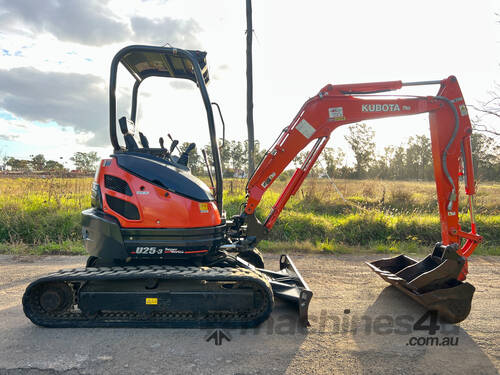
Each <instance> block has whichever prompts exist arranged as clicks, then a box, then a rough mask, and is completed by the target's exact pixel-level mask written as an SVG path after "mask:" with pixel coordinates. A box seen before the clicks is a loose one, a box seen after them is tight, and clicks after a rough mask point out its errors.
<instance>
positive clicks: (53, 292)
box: [38, 283, 73, 313]
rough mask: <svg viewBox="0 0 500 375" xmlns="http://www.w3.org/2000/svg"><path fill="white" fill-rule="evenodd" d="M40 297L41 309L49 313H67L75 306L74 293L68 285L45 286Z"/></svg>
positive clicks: (54, 284) (53, 284)
mask: <svg viewBox="0 0 500 375" xmlns="http://www.w3.org/2000/svg"><path fill="white" fill-rule="evenodd" d="M38 296H39V297H38V303H39V304H40V307H41V308H42V309H43V310H44V311H45V312H47V313H60V312H63V311H66V310H67V309H69V308H70V306H71V305H72V304H73V291H72V289H71V287H70V286H69V285H68V284H66V283H51V284H48V285H44V286H43V288H41V290H40V291H39V294H38Z"/></svg>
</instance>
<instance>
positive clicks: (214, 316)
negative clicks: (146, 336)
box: [23, 266, 274, 328]
mask: <svg viewBox="0 0 500 375" xmlns="http://www.w3.org/2000/svg"><path fill="white" fill-rule="evenodd" d="M143 279H163V280H184V281H186V280H207V281H233V282H234V281H238V282H244V283H246V284H248V283H251V284H253V285H254V289H255V290H257V291H260V292H261V293H262V295H263V297H264V298H263V299H264V303H263V304H262V306H260V308H259V309H258V311H254V312H252V313H245V314H244V313H241V312H239V313H237V312H236V313H235V312H230V311H227V312H213V313H204V314H203V316H200V315H199V314H195V313H178V312H160V311H156V312H152V313H149V314H144V313H140V312H126V311H125V312H100V313H98V314H97V315H94V316H91V317H87V316H85V315H84V314H83V313H82V312H81V311H80V310H79V309H71V310H69V311H65V312H60V313H47V312H45V311H44V310H43V309H42V308H41V306H40V305H39V303H38V299H37V298H36V297H37V296H36V293H37V290H38V289H39V288H37V287H38V286H41V285H42V284H43V283H52V282H65V283H69V284H70V285H82V284H83V283H84V282H86V281H103V280H143ZM73 289H74V288H73ZM77 294H78V292H77V291H75V290H74V303H75V304H77ZM273 305H274V300H273V293H272V289H271V286H270V284H269V282H268V280H267V279H266V278H265V276H264V275H262V274H261V273H260V272H256V271H252V270H248V269H245V268H235V267H183V266H126V267H101V268H90V267H89V268H76V269H68V270H60V271H57V272H55V273H52V274H50V275H47V276H44V277H42V278H40V279H38V280H36V281H34V282H32V283H31V284H30V285H28V287H27V288H26V291H25V293H24V296H23V310H24V313H25V314H26V316H27V317H28V318H29V319H30V320H31V321H32V322H33V323H35V324H37V325H40V326H45V327H59V328H65V327H199V328H204V327H228V328H232V327H234V328H236V327H254V326H256V325H258V324H260V323H261V322H263V321H264V320H266V319H267V318H268V317H269V314H270V313H271V311H272V309H273Z"/></svg>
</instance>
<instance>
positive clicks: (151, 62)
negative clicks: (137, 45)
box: [120, 48, 209, 84]
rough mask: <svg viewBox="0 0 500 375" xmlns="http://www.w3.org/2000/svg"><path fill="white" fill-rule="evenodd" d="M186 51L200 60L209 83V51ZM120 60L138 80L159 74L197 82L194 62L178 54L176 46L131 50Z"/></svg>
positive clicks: (205, 78) (204, 76) (206, 81)
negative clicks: (149, 49) (157, 49)
mask: <svg viewBox="0 0 500 375" xmlns="http://www.w3.org/2000/svg"><path fill="white" fill-rule="evenodd" d="M184 52H188V53H190V54H191V55H192V56H193V57H194V58H195V59H196V60H197V61H198V64H199V65H200V69H201V73H202V74H203V79H204V81H205V84H206V83H208V81H209V77H208V68H207V60H206V55H207V53H206V52H202V51H194V50H184ZM120 62H121V63H122V64H123V65H124V66H125V68H127V70H128V71H129V72H130V73H131V74H132V75H133V76H134V77H135V79H136V80H138V81H142V80H144V79H145V78H147V77H151V76H157V77H173V78H185V79H189V80H191V81H193V82H196V76H195V73H194V69H193V64H192V63H191V61H189V59H188V58H187V57H185V56H181V55H180V54H178V53H177V49H175V48H168V49H167V48H165V49H162V51H154V50H151V51H141V50H131V51H130V52H128V53H126V54H125V55H124V56H123V57H122V58H121V59H120Z"/></svg>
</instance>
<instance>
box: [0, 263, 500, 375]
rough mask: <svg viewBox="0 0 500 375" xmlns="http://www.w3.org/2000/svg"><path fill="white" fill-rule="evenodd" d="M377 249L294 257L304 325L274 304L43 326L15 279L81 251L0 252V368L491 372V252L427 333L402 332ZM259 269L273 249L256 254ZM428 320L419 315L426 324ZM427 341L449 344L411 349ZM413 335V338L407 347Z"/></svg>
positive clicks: (499, 291)
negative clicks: (240, 321)
mask: <svg viewBox="0 0 500 375" xmlns="http://www.w3.org/2000/svg"><path fill="white" fill-rule="evenodd" d="M378 258H380V256H378V255H373V256H354V255H339V256H332V255H300V254H296V255H293V260H294V262H295V264H296V265H297V267H298V269H299V270H300V271H301V272H302V274H303V276H304V278H305V279H306V280H307V281H308V282H309V284H310V287H311V289H312V290H313V291H314V297H313V300H312V303H311V306H310V310H309V312H310V317H311V323H312V326H311V327H310V328H309V329H303V328H301V327H300V326H298V325H297V320H296V316H295V311H294V310H293V309H291V307H290V306H288V305H286V304H281V303H280V304H278V305H277V307H276V309H275V311H274V312H273V314H272V316H271V318H270V319H269V320H268V321H267V322H265V323H264V324H263V325H261V326H260V327H259V328H257V329H250V330H237V329H233V330H224V333H226V334H227V335H228V337H229V338H230V340H231V341H230V342H228V341H227V340H223V341H222V343H221V345H215V344H214V342H213V341H210V342H207V341H206V338H207V337H208V336H209V334H210V333H211V331H210V330H200V329H114V328H113V329H47V328H40V327H37V326H35V325H33V324H32V323H31V322H30V321H29V320H28V319H27V318H26V317H25V316H24V314H23V312H22V307H21V297H22V293H23V291H24V288H25V287H26V285H27V284H28V283H29V282H31V281H32V280H34V279H35V278H37V277H38V276H40V275H43V274H46V273H49V272H52V271H55V270H58V269H60V268H72V267H80V266H81V265H82V264H84V261H85V258H83V257H63V256H57V257H56V256H51V257H42V258H33V257H14V256H5V255H4V256H0V374H56V373H64V374H155V373H157V374H191V373H193V374H194V373H195V374H266V375H267V374H284V373H286V374H344V373H345V374H357V373H369V374H422V373H424V374H427V373H428V374H457V373H466V374H468V373H470V374H497V373H498V369H499V368H500V319H499V316H500V271H499V270H500V257H473V258H472V259H471V261H470V264H469V270H470V277H469V280H468V281H469V282H471V283H472V284H473V285H474V286H475V287H476V293H475V296H474V299H473V305H472V311H471V314H470V315H469V317H468V319H467V320H466V321H464V322H462V323H461V324H459V325H448V324H443V323H439V325H440V329H439V331H438V332H437V333H436V334H435V335H433V336H431V335H429V333H428V332H426V331H421V330H417V331H415V330H413V325H414V323H415V322H416V321H417V320H418V319H419V318H420V317H421V316H422V315H423V314H424V313H425V311H424V310H423V309H422V308H421V307H420V306H419V305H417V304H416V303H415V302H413V301H412V300H410V299H409V298H408V297H406V296H405V295H403V294H402V293H400V292H398V291H397V290H395V289H394V288H393V287H389V286H388V285H387V284H386V283H385V282H384V281H383V280H382V279H380V278H379V277H378V276H376V275H375V274H374V273H372V272H371V271H370V270H369V268H368V267H367V266H366V265H365V264H364V262H365V261H368V260H373V259H378ZM265 260H266V262H267V265H268V267H269V268H275V267H277V266H278V256H276V255H269V256H266V257H265ZM426 323H428V321H427V322H426ZM428 337H431V338H432V337H437V338H438V340H439V343H441V344H443V343H446V342H448V343H451V344H455V345H445V346H443V345H441V346H435V345H431V343H432V342H430V341H429V342H428V344H427V345H425V344H424V345H418V342H420V343H423V342H424V341H426V340H427V338H428ZM412 338H414V339H413V340H414V341H417V345H410V342H411V340H412Z"/></svg>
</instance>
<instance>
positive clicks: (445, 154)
mask: <svg viewBox="0 0 500 375" xmlns="http://www.w3.org/2000/svg"><path fill="white" fill-rule="evenodd" d="M435 98H436V99H438V100H442V101H444V102H445V103H446V104H448V105H449V106H450V107H451V109H452V111H453V116H454V117H455V128H454V129H453V133H452V135H451V137H450V140H449V141H448V144H447V145H446V147H445V149H444V152H443V158H442V164H443V171H444V174H445V176H446V178H447V179H448V181H449V182H450V185H451V187H452V190H451V194H450V201H449V202H448V211H451V210H452V207H453V201H454V200H455V199H456V197H457V189H456V186H455V183H454V182H453V179H452V178H451V175H450V172H449V171H448V165H447V161H446V159H447V157H448V150H449V149H450V147H451V145H452V144H453V142H454V141H455V138H456V137H457V134H458V128H459V127H460V118H459V117H458V112H457V109H456V108H455V105H454V104H453V102H452V101H451V100H450V99H448V98H446V97H444V96H436V97H435Z"/></svg>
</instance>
